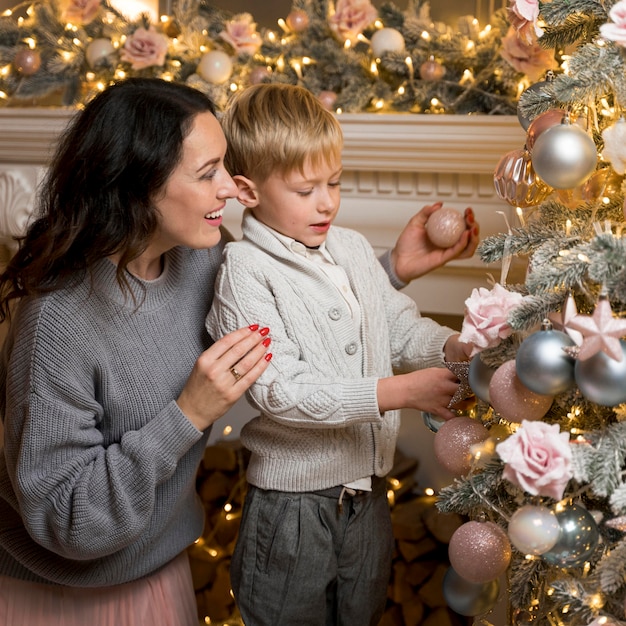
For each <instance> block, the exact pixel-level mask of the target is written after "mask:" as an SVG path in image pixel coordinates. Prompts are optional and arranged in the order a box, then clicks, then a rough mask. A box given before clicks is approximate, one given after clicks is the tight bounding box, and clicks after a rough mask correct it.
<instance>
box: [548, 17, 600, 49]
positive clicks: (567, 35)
mask: <svg viewBox="0 0 626 626" xmlns="http://www.w3.org/2000/svg"><path fill="white" fill-rule="evenodd" d="M542 17H543V14H542ZM544 19H545V18H544ZM605 21H606V20H603V21H602V22H600V24H602V23H604V22H605ZM546 24H547V25H546V27H545V28H544V32H543V35H542V36H541V38H540V39H539V44H540V45H541V46H542V47H544V48H548V49H556V50H558V49H562V48H565V47H567V46H571V45H572V44H575V43H576V42H579V41H587V40H589V39H590V38H591V36H592V35H593V34H595V33H596V32H597V31H598V27H599V23H598V21H597V20H594V19H590V18H589V17H587V16H586V15H583V14H575V15H568V17H567V18H566V19H565V21H564V22H562V23H561V24H559V25H558V28H555V27H552V26H550V25H549V23H548V20H546Z"/></svg>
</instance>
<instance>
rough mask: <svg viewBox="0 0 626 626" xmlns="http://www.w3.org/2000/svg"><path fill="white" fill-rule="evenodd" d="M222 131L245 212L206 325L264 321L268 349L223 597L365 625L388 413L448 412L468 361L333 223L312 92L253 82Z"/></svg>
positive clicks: (387, 532) (385, 547)
mask: <svg viewBox="0 0 626 626" xmlns="http://www.w3.org/2000/svg"><path fill="white" fill-rule="evenodd" d="M222 124H223V128H224V132H225V134H226V137H227V142H228V148H227V154H226V166H227V168H228V169H229V171H230V173H231V174H232V175H233V178H234V180H235V182H236V183H237V186H238V188H239V194H238V196H237V197H238V200H239V202H241V204H243V205H244V206H245V207H246V210H245V212H244V217H243V225H242V229H243V240H242V241H241V242H237V243H232V244H229V245H228V246H227V247H226V252H225V259H224V263H223V265H222V268H221V271H220V274H219V276H218V279H217V284H216V287H215V299H214V302H213V308H212V310H211V312H210V313H209V316H208V317H207V329H208V331H209V333H210V334H211V335H212V336H213V337H220V336H222V335H223V334H225V333H227V332H229V331H230V330H232V329H234V328H238V327H241V326H242V325H245V324H247V323H250V321H251V320H253V319H254V320H256V319H263V320H264V323H265V324H267V326H269V327H270V328H271V333H272V350H273V354H274V358H273V360H272V362H271V364H270V367H269V368H268V369H267V370H266V371H265V372H264V373H263V374H262V375H261V376H260V377H259V379H258V380H257V382H256V383H255V384H254V385H253V386H252V387H251V388H250V390H249V392H248V400H249V402H250V403H251V404H252V405H253V406H254V407H255V408H257V409H258V410H259V411H260V415H259V416H258V417H255V418H254V419H252V420H251V421H250V422H249V423H248V424H246V426H245V427H244V428H243V430H242V433H241V439H242V442H243V444H244V445H245V446H246V447H248V448H249V449H250V450H251V453H252V454H251V459H250V464H249V467H248V482H249V485H250V487H249V491H248V494H247V497H246V502H245V506H244V512H243V518H242V522H241V527H240V533H239V539H238V542H237V546H236V549H235V553H234V555H233V559H232V563H231V580H232V585H233V591H234V593H235V597H236V600H237V603H238V606H239V609H240V611H241V614H242V617H243V620H244V623H246V624H248V625H249V626H266V625H267V626H270V625H272V626H274V625H276V624H280V625H283V624H284V625H292V624H294V625H295V624H298V626H302V625H307V624H310V625H311V626H318V625H319V626H321V625H329V624H337V625H345V626H354V625H356V624H358V625H359V626H365V625H367V624H372V625H374V624H377V623H378V621H379V619H380V617H381V615H382V613H383V610H384V606H385V598H386V594H387V583H388V580H389V574H390V566H391V557H392V544H393V537H392V531H391V520H390V513H389V506H388V503H387V499H386V489H385V475H386V474H387V473H388V472H389V470H390V469H391V467H392V463H393V457H394V451H395V445H396V438H397V433H398V427H399V409H400V408H404V407H411V408H415V409H420V410H423V411H429V412H433V413H436V414H438V415H439V416H441V417H444V418H451V417H453V416H454V413H452V412H451V411H450V410H449V409H448V404H449V402H450V398H451V397H452V395H453V394H454V392H455V390H456V388H457V382H458V381H457V380H456V378H455V376H454V375H453V374H452V373H451V372H450V371H449V370H447V369H446V368H444V367H442V366H443V357H444V355H445V357H446V359H448V360H450V361H458V360H465V359H467V358H468V357H467V352H469V350H470V347H469V346H464V345H463V344H460V343H459V342H458V334H456V333H455V332H454V331H452V330H451V329H448V328H445V327H442V326H439V325H438V324H436V323H435V322H434V321H432V320H429V319H426V318H422V317H420V315H419V312H418V310H417V307H416V305H415V303H414V301H413V300H412V299H411V298H409V297H408V296H406V295H404V294H402V293H400V292H398V291H396V290H395V289H394V288H393V286H392V285H391V284H390V282H389V278H388V277H387V275H386V273H385V271H384V270H383V268H382V267H381V265H380V264H379V263H378V260H377V259H376V256H375V253H374V251H373V249H372V248H371V246H370V245H369V244H368V243H367V241H366V240H365V238H364V237H363V236H362V235H360V234H358V233H356V232H354V231H352V230H348V229H344V228H340V227H337V226H332V223H333V220H334V219H335V217H336V215H337V212H338V209H339V201H340V191H339V186H340V177H341V150H342V147H343V138H342V133H341V127H340V126H339V123H338V122H337V120H336V119H335V118H334V116H333V115H332V114H331V113H329V112H328V111H326V110H325V109H324V108H323V107H322V105H321V104H320V103H319V101H318V100H317V99H316V98H315V96H313V95H312V94H311V93H310V92H309V91H307V90H305V89H303V88H300V87H295V86H292V85H282V84H262V85H255V86H253V87H250V88H248V89H246V90H244V91H243V92H242V93H241V94H240V95H239V96H238V97H237V98H236V99H235V100H234V102H233V103H232V105H231V106H230V107H229V109H228V110H227V112H226V114H225V116H224V118H223V120H222ZM415 370H417V371H415ZM235 373H236V374H237V375H238V374H240V373H244V372H235ZM394 374H396V375H394ZM234 375H235V374H234ZM235 377H236V376H235Z"/></svg>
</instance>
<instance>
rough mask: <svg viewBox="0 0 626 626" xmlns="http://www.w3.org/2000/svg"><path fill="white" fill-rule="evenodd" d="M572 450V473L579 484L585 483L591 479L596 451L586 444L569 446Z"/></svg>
mask: <svg viewBox="0 0 626 626" xmlns="http://www.w3.org/2000/svg"><path fill="white" fill-rule="evenodd" d="M570 448H571V450H572V473H573V476H574V479H575V480H576V481H578V482H579V483H587V482H589V480H590V477H591V467H592V465H593V464H594V463H595V462H596V457H597V454H596V450H595V448H593V447H592V446H590V445H589V444H586V443H578V444H576V445H572V446H570Z"/></svg>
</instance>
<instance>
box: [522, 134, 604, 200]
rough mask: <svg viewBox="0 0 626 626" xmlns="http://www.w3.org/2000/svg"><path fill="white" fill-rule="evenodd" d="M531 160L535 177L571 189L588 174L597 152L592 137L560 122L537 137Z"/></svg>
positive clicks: (593, 166) (583, 180)
mask: <svg viewBox="0 0 626 626" xmlns="http://www.w3.org/2000/svg"><path fill="white" fill-rule="evenodd" d="M531 160H532V164H533V167H534V168H535V172H536V174H537V176H539V178H541V180H543V181H544V182H545V183H546V184H547V185H550V187H554V189H572V188H573V187H578V185H582V183H584V182H585V181H586V180H587V178H589V176H591V174H592V173H593V171H594V170H595V168H596V164H597V161H598V152H597V150H596V144H595V143H594V142H593V139H592V138H591V137H590V136H589V135H588V134H587V133H586V132H585V131H584V130H583V129H582V128H580V126H575V125H573V124H570V123H563V124H558V125H557V126H551V127H550V128H548V129H546V130H544V131H543V132H542V133H541V135H539V137H537V141H535V145H534V146H533V149H532V154H531Z"/></svg>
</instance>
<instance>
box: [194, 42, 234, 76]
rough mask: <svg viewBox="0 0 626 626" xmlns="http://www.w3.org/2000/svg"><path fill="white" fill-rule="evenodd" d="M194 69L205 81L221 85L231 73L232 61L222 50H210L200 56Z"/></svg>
mask: <svg viewBox="0 0 626 626" xmlns="http://www.w3.org/2000/svg"><path fill="white" fill-rule="evenodd" d="M196 71H197V73H198V74H199V75H200V76H201V77H202V78H204V80H206V81H207V82H209V83H213V84H214V85H221V84H222V83H225V82H226V81H227V80H228V79H229V78H230V76H231V74H232V73H233V62H232V59H231V58H230V57H229V56H228V55H227V54H226V53H225V52H223V51H222V50H211V51H210V52H207V53H206V54H204V55H203V56H202V58H201V59H200V63H198V68H197V70H196Z"/></svg>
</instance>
